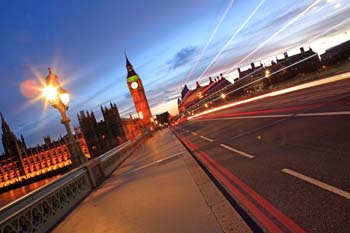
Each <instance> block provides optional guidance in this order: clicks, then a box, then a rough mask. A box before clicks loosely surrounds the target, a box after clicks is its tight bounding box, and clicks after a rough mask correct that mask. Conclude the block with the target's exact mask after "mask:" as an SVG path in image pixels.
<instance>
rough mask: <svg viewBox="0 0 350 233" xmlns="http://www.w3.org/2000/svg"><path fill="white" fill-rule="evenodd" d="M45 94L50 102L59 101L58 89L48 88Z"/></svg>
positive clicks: (45, 89) (44, 91)
mask: <svg viewBox="0 0 350 233" xmlns="http://www.w3.org/2000/svg"><path fill="white" fill-rule="evenodd" d="M43 94H44V96H45V97H46V99H47V100H48V101H50V102H52V101H55V100H56V99H57V95H58V92H57V89H56V88H55V87H53V86H47V87H45V88H44V90H43Z"/></svg>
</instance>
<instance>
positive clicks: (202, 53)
mask: <svg viewBox="0 0 350 233" xmlns="http://www.w3.org/2000/svg"><path fill="white" fill-rule="evenodd" d="M233 3H234V0H231V1H230V2H229V4H228V5H227V7H226V9H225V12H224V14H223V15H222V16H221V18H220V20H219V22H218V23H217V25H216V26H215V28H214V31H213V32H212V33H211V35H210V37H209V40H208V41H207V43H206V44H205V46H204V48H203V49H202V51H201V53H200V55H199V56H198V58H197V59H196V61H195V63H194V64H193V66H192V67H191V70H190V72H189V74H188V75H187V78H186V80H185V81H184V82H183V84H182V85H181V86H183V85H184V84H185V83H186V82H187V81H188V79H189V78H190V77H191V75H192V73H193V71H194V70H195V69H196V67H197V65H198V63H199V61H200V60H201V58H202V57H203V55H204V53H205V52H206V51H207V49H208V47H209V45H210V43H211V42H212V40H213V39H214V36H215V35H216V33H217V31H218V30H219V28H220V26H221V24H222V22H223V21H224V19H225V18H226V15H227V13H228V12H229V11H230V9H231V7H232V5H233Z"/></svg>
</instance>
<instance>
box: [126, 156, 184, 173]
mask: <svg viewBox="0 0 350 233" xmlns="http://www.w3.org/2000/svg"><path fill="white" fill-rule="evenodd" d="M183 153H185V151H181V152H178V153H176V154H172V155H169V156H166V157H164V158H162V159H158V160H156V161H153V162H151V163H148V164H146V165H143V166H141V167H138V168H135V169H132V170H131V171H127V172H124V173H122V174H120V175H119V176H125V175H129V174H131V173H134V172H137V171H140V170H142V169H145V168H147V167H150V166H153V165H155V164H158V163H161V162H164V161H166V160H169V159H172V158H174V157H177V156H179V155H182V154H183Z"/></svg>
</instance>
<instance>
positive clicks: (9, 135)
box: [0, 114, 90, 188]
mask: <svg viewBox="0 0 350 233" xmlns="http://www.w3.org/2000/svg"><path fill="white" fill-rule="evenodd" d="M1 121H2V124H1V128H2V144H3V147H4V150H5V153H4V154H3V155H0V188H3V187H5V186H9V185H12V184H15V183H17V182H21V181H23V180H30V179H31V178H33V177H36V176H40V175H43V174H45V173H48V172H52V171H55V170H59V169H62V168H64V167H67V166H69V165H70V164H71V160H70V154H69V151H68V147H67V146H66V141H67V140H66V138H62V137H61V138H60V139H58V140H56V141H52V140H51V138H50V137H46V138H44V141H45V143H43V144H41V145H37V146H36V147H30V148H27V146H26V143H25V140H24V138H23V136H22V135H21V137H20V139H18V138H17V137H16V135H15V134H14V133H13V132H12V130H11V129H10V126H9V125H8V123H7V122H6V120H5V119H4V116H3V115H2V114H1ZM75 137H76V139H77V140H79V142H80V145H81V147H82V149H83V152H84V154H85V156H86V157H87V158H89V157H90V154H89V151H88V148H87V145H86V142H85V140H84V137H83V135H82V134H76V135H75Z"/></svg>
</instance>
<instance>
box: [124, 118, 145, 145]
mask: <svg viewBox="0 0 350 233" xmlns="http://www.w3.org/2000/svg"><path fill="white" fill-rule="evenodd" d="M122 123H123V129H124V133H125V137H126V139H127V140H134V138H135V137H136V136H138V135H139V134H141V133H142V132H143V130H144V125H145V124H144V122H143V121H142V120H141V119H139V118H133V117H132V116H131V115H130V117H129V118H122Z"/></svg>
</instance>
